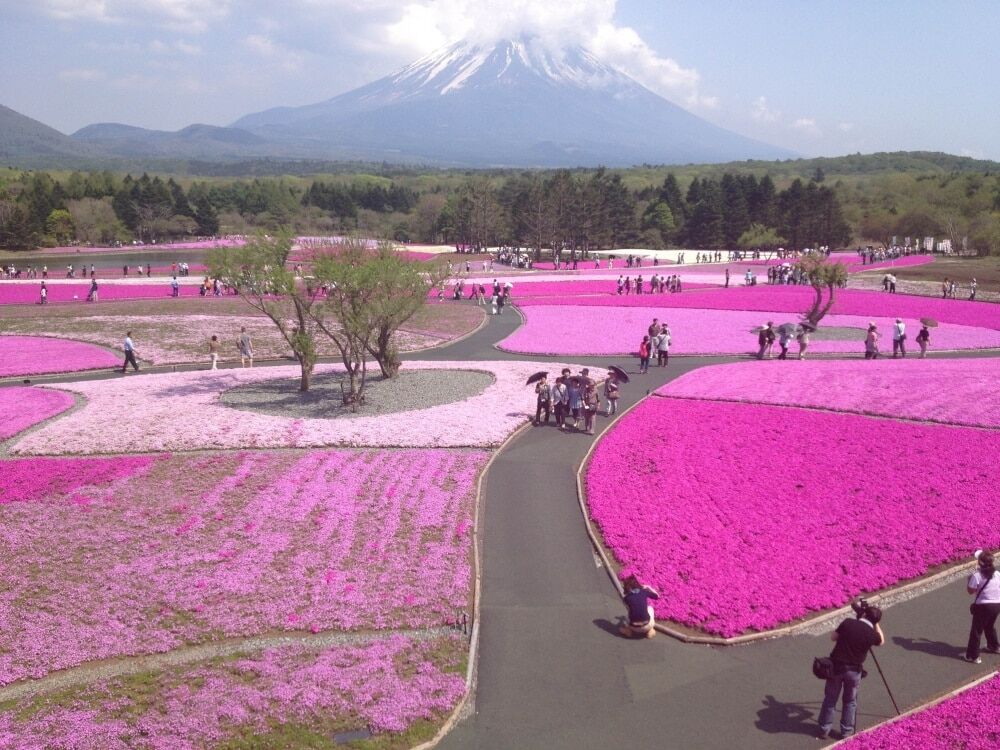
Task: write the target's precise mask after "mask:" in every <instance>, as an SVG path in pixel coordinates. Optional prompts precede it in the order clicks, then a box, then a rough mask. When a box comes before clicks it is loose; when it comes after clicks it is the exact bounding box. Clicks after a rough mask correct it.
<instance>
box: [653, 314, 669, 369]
mask: <svg viewBox="0 0 1000 750" xmlns="http://www.w3.org/2000/svg"><path fill="white" fill-rule="evenodd" d="M669 361H670V326H668V325H667V324H666V323H663V325H662V327H661V328H660V335H659V337H658V338H657V341H656V364H657V366H658V367H666V366H667V363H668V362H669Z"/></svg>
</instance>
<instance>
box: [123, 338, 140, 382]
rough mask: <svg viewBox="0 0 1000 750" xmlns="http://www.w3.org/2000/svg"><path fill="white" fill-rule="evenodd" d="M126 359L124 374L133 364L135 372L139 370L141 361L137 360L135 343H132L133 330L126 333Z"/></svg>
mask: <svg viewBox="0 0 1000 750" xmlns="http://www.w3.org/2000/svg"><path fill="white" fill-rule="evenodd" d="M123 348H124V349H125V361H124V362H123V363H122V375H124V374H125V373H126V371H127V368H128V366H129V365H132V369H133V370H135V372H139V363H138V362H136V361H135V344H134V343H132V332H131V331H128V332H127V333H126V334H125V345H124V347H123Z"/></svg>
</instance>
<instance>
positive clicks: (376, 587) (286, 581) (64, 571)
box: [0, 450, 488, 685]
mask: <svg viewBox="0 0 1000 750" xmlns="http://www.w3.org/2000/svg"><path fill="white" fill-rule="evenodd" d="M487 457H488V455H487V454H486V453H484V452H480V451H445V450H437V451H431V450H402V451H384V450H372V451H308V452H301V451H293V452H274V451H271V452H250V453H227V454H206V455H202V456H191V455H187V456H160V457H150V456H132V457H121V456H119V457H113V458H72V459H65V458H59V459H20V460H18V459H14V460H9V461H5V462H4V463H3V464H2V466H3V478H2V480H0V483H2V484H0V486H2V487H3V492H2V494H0V496H2V498H3V500H2V501H0V518H2V525H0V527H2V529H3V530H2V532H0V535H2V538H3V543H4V548H5V553H4V557H5V560H4V565H5V568H6V569H7V570H8V571H10V570H17V571H21V574H20V575H18V576H14V577H8V578H7V580H6V583H5V587H4V588H3V589H0V619H2V620H3V622H4V624H5V625H4V628H3V630H2V631H0V685H3V684H8V683H11V682H15V681H18V680H22V679H25V678H27V677H33V678H38V677H41V676H44V675H45V674H48V673H49V672H51V671H54V670H58V669H65V668H67V667H71V666H74V665H77V664H81V663H84V662H89V661H93V660H97V659H106V658H111V657H116V656H124V655H136V654H146V653H155V652H163V651H168V650H171V649H174V648H177V647H180V646H183V645H189V644H194V643H201V642H209V641H215V640H218V639H220V638H226V637H236V636H251V635H256V634H259V633H265V632H269V631H301V632H310V631H311V632H319V631H328V630H374V629H383V628H402V627H409V628H416V627H436V626H441V625H444V624H445V623H447V622H451V621H453V620H454V619H455V614H456V612H458V611H464V610H467V608H468V605H469V597H470V579H471V571H470V566H471V549H472V548H471V527H472V519H473V513H474V509H473V503H474V498H475V492H476V479H477V477H478V474H479V472H480V470H481V469H482V467H483V466H484V465H485V463H486V460H487Z"/></svg>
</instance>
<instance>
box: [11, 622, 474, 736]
mask: <svg viewBox="0 0 1000 750" xmlns="http://www.w3.org/2000/svg"><path fill="white" fill-rule="evenodd" d="M456 640H457V639H448V638H442V639H437V640H432V641H414V640H411V639H408V638H405V637H402V636H395V637H391V638H387V639H384V640H376V641H373V642H371V643H368V644H366V645H340V646H332V647H328V648H324V649H320V650H318V651H317V650H315V648H310V647H308V646H302V645H297V646H287V647H283V648H276V649H270V650H267V651H263V652H261V653H259V654H254V655H250V656H243V657H239V658H236V659H228V660H225V661H222V662H221V663H216V664H211V663H201V664H194V665H190V666H186V667H175V668H172V669H170V670H168V671H165V672H157V673H155V674H152V675H150V674H149V673H147V674H146V675H143V676H141V678H143V680H142V681H140V682H139V683H138V690H136V689H135V688H133V687H132V686H133V682H132V681H130V678H128V677H124V678H118V679H106V680H102V681H100V682H98V683H96V684H94V685H91V686H88V687H87V688H85V689H78V690H75V691H72V692H66V691H64V692H63V693H61V694H60V699H59V700H58V701H52V702H49V701H46V697H45V696H42V697H39V698H38V699H35V700H31V699H26V700H23V701H21V702H19V703H18V704H16V705H15V706H14V707H13V709H12V710H10V711H8V712H5V713H0V747H3V748H17V749H18V750H135V748H148V750H192V749H193V748H209V747H219V746H220V745H222V744H223V743H226V742H227V740H232V741H233V742H234V744H233V745H229V744H226V745H225V746H226V747H236V746H239V747H249V746H250V745H247V744H244V743H245V742H247V738H248V737H252V738H253V739H254V744H253V746H254V747H265V746H266V747H304V745H298V744H294V745H293V744H289V742H290V739H289V737H288V736H287V735H286V736H285V739H284V741H282V735H281V727H293V728H298V729H299V730H300V732H304V731H310V734H311V733H312V732H316V733H317V734H319V735H320V736H323V735H325V736H326V737H332V735H333V734H335V733H336V732H337V731H344V730H351V729H358V728H362V729H363V728H368V729H369V730H370V731H372V732H374V733H375V734H376V736H378V735H381V734H385V733H387V732H402V731H405V730H407V729H408V728H410V727H411V726H412V725H413V724H414V722H416V721H418V720H430V721H436V720H440V719H441V718H443V717H444V716H445V715H446V714H447V713H448V712H449V711H451V710H453V709H454V707H455V705H457V703H458V701H459V699H460V698H461V697H462V695H463V694H464V692H465V681H464V680H463V679H462V676H461V675H460V674H458V673H457V671H456V669H457V667H458V666H459V665H458V664H457V663H456V662H457V661H458V659H457V657H455V656H451V657H450V658H442V656H441V654H442V652H444V651H451V652H453V653H455V654H458V653H460V652H461V648H462V646H461V644H459V643H456V642H455V641H456ZM130 688H132V689H131V690H130ZM298 736H299V737H302V734H299V735H298ZM313 736H315V735H313ZM269 740H270V741H269ZM257 743H260V744H257ZM309 746H310V747H319V745H314V744H312V743H311V742H310V744H309ZM326 746H327V745H326V744H324V745H323V747H326Z"/></svg>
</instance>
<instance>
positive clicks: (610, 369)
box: [608, 365, 628, 383]
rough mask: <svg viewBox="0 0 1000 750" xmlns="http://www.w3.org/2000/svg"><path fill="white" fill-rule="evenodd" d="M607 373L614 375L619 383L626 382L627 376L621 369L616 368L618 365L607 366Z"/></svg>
mask: <svg viewBox="0 0 1000 750" xmlns="http://www.w3.org/2000/svg"><path fill="white" fill-rule="evenodd" d="M608 372H613V373H614V374H615V377H616V378H618V380H619V382H622V383H627V382H628V375H627V374H626V373H625V371H624V370H623V369H622V368H620V367H618V365H608Z"/></svg>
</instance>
